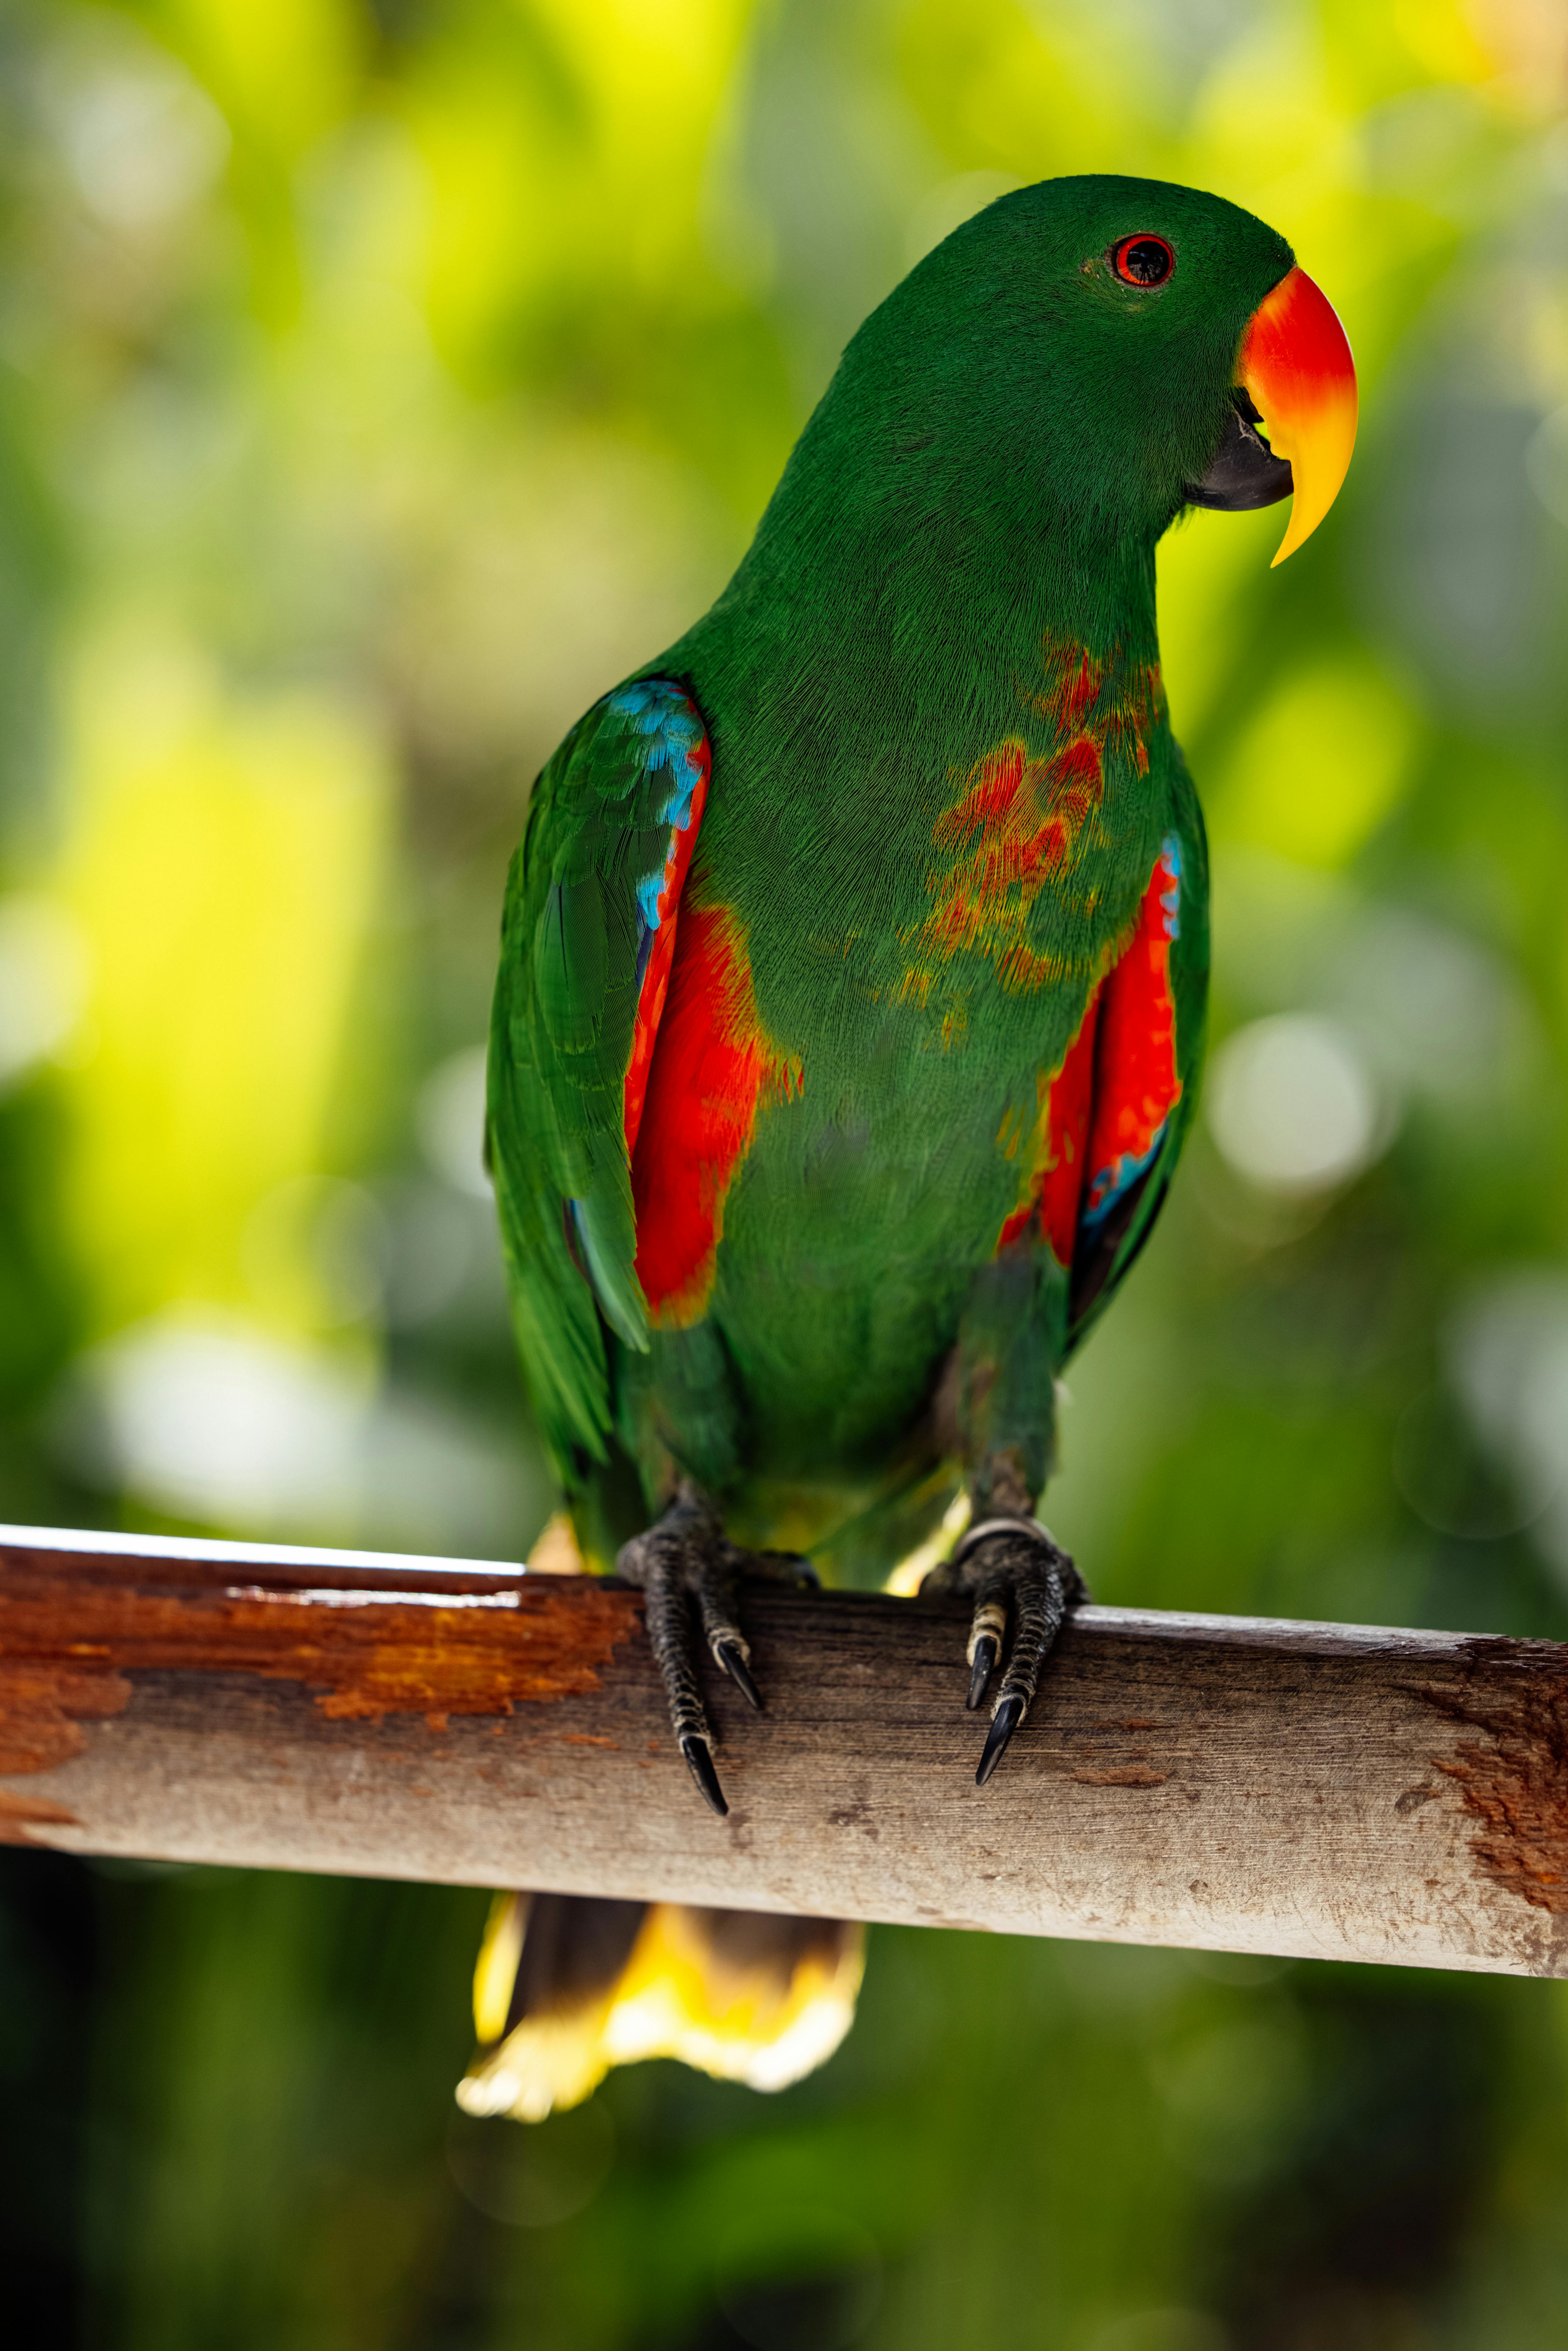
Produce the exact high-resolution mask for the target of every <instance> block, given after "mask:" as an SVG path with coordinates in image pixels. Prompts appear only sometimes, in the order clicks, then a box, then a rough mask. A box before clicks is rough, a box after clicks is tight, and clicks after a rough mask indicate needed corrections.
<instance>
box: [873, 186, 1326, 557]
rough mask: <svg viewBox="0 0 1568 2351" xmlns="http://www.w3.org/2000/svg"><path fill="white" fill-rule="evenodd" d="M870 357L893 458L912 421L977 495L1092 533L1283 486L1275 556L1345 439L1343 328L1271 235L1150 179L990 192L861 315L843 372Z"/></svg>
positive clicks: (1321, 504)
mask: <svg viewBox="0 0 1568 2351" xmlns="http://www.w3.org/2000/svg"><path fill="white" fill-rule="evenodd" d="M862 347H863V348H862ZM868 365H869V367H870V368H871V369H872V370H873V371H874V375H875V377H876V378H877V379H879V380H880V391H881V397H880V399H879V402H878V405H879V406H880V407H881V408H882V412H883V422H884V423H885V425H886V426H887V427H889V428H891V430H892V433H893V434H894V435H895V436H896V435H902V436H903V446H904V451H905V453H906V454H905V457H904V462H905V464H906V465H907V464H908V463H909V461H910V460H911V459H913V460H914V461H915V467H916V468H918V466H919V451H920V447H921V428H922V425H923V423H924V424H925V425H926V426H927V427H928V428H929V429H928V432H927V439H928V441H929V442H930V444H931V448H932V456H933V458H934V459H936V463H937V465H943V464H944V463H945V461H946V459H948V458H953V459H961V460H962V461H963V462H964V463H965V464H966V465H967V478H969V479H971V480H975V481H977V482H978V481H979V480H981V479H982V478H985V477H988V481H989V485H990V487H989V489H988V492H986V493H985V494H986V495H988V496H992V497H993V498H994V497H995V496H997V495H998V493H999V491H1000V488H1001V486H1002V484H1003V482H1004V481H1005V482H1006V483H1008V484H1009V485H1010V486H1011V491H1012V494H1013V496H1012V497H1009V504H1011V503H1013V498H1015V497H1016V499H1017V501H1018V507H1024V508H1028V509H1032V510H1033V511H1034V512H1036V513H1040V512H1041V510H1042V508H1043V509H1044V510H1045V511H1047V512H1049V514H1050V517H1051V521H1052V524H1053V525H1054V526H1055V527H1056V528H1061V527H1062V526H1063V525H1065V526H1067V527H1068V528H1074V527H1077V528H1079V529H1081V531H1082V534H1083V535H1085V536H1087V537H1088V538H1092V539H1094V540H1101V541H1103V539H1104V538H1107V537H1109V538H1115V539H1119V540H1121V541H1123V542H1124V543H1125V542H1126V541H1127V540H1129V539H1132V540H1139V541H1144V542H1146V543H1148V544H1150V545H1152V542H1153V541H1154V540H1155V538H1158V537H1159V535H1160V533H1161V532H1162V531H1163V530H1164V529H1165V528H1166V526H1167V525H1168V524H1169V523H1170V522H1171V521H1172V520H1173V519H1174V518H1175V517H1176V515H1177V514H1178V513H1179V512H1180V511H1181V510H1182V508H1183V507H1186V506H1192V505H1197V506H1208V507H1228V508H1233V509H1234V508H1239V507H1259V506H1269V505H1271V504H1272V503H1273V502H1274V501H1275V500H1276V499H1281V498H1285V497H1288V496H1291V495H1292V492H1293V494H1294V506H1293V508H1292V511H1291V518H1290V525H1289V528H1287V530H1286V533H1285V536H1284V539H1283V542H1282V544H1281V548H1280V550H1279V553H1278V554H1277V555H1276V556H1275V558H1274V560H1275V562H1276V563H1278V562H1281V561H1282V560H1283V559H1284V558H1285V557H1286V556H1287V555H1288V554H1290V553H1291V551H1292V549H1295V548H1297V547H1299V546H1300V545H1301V541H1302V540H1303V539H1304V538H1306V537H1307V536H1308V534H1309V533H1310V532H1311V531H1312V530H1313V529H1314V528H1316V526H1317V525H1318V523H1320V522H1321V521H1322V517H1323V516H1324V515H1325V514H1326V513H1327V512H1328V509H1329V507H1331V506H1332V504H1333V499H1334V496H1335V495H1336V493H1337V491H1338V489H1339V486H1340V484H1341V482H1342V481H1343V479H1344V475H1345V470H1346V468H1347V466H1348V465H1349V464H1350V455H1351V449H1352V446H1353V444H1354V439H1355V416H1356V387H1355V370H1354V365H1353V363H1352V360H1351V355H1350V345H1349V343H1348V342H1347V340H1346V339H1345V334H1344V329H1343V327H1342V326H1341V325H1340V322H1339V319H1337V317H1336V316H1335V314H1334V312H1333V308H1331V306H1330V304H1329V302H1328V300H1327V298H1325V296H1324V295H1323V294H1322V293H1321V292H1320V291H1319V289H1318V287H1316V286H1315V285H1314V284H1313V282H1312V279H1311V278H1310V277H1308V276H1307V275H1306V273H1305V271H1304V270H1302V269H1300V268H1298V267H1297V266H1295V256H1294V255H1293V254H1292V252H1291V248H1290V246H1288V245H1287V244H1286V242H1285V240H1284V238H1283V237H1282V236H1281V235H1279V234H1278V233H1277V231H1275V230H1274V229H1271V228H1270V227H1269V226H1268V225H1266V224H1265V223H1264V222H1262V221H1260V220H1258V219H1255V218H1254V217H1253V215H1252V214H1250V213H1245V212H1242V211H1241V210H1240V209H1239V206H1237V205H1235V204H1227V203H1225V202H1224V201H1223V200H1222V199H1221V198H1220V197H1218V196H1211V195H1206V194H1204V193H1202V192H1201V191H1200V190H1197V189H1196V188H1183V187H1177V186H1174V185H1172V184H1171V183H1168V182H1165V181H1160V180H1132V179H1117V178H1111V177H1106V176H1089V177H1083V178H1077V179H1062V180H1045V181H1041V182H1040V183H1039V184H1038V185H1036V186H1034V187H1029V188H1019V189H1018V190H1016V191H1015V192H1014V193H1012V194H1010V195H1007V196H1003V197H1002V198H1001V199H1000V200H999V201H998V203H996V204H991V205H989V206H988V208H987V210H986V211H985V212H983V213H980V214H977V215H976V216H975V218H974V219H972V220H969V221H967V222H965V223H964V225H962V227H960V228H957V229H956V230H955V231H954V232H953V234H952V235H951V236H949V237H947V238H946V239H945V240H944V242H943V243H942V244H941V245H939V246H937V247H936V250H935V251H934V252H932V253H930V254H928V255H927V256H925V259H924V260H923V261H922V262H920V263H919V264H918V266H916V267H915V269H914V270H913V271H912V272H911V274H910V276H909V277H907V278H905V280H904V283H903V285H902V286H900V287H898V288H897V290H896V291H895V293H894V295H893V296H892V297H891V298H889V300H888V301H887V302H885V303H884V304H883V308H882V309H881V310H880V311H878V312H877V313H876V314H875V315H874V316H873V319H870V320H868V321H867V325H866V327H865V328H863V329H862V332H861V335H860V336H859V337H857V338H856V341H855V343H854V344H852V346H851V349H850V351H849V352H848V353H847V354H846V369H847V371H849V372H851V373H852V374H853V373H855V372H857V371H859V370H860V369H861V368H864V367H866V366H868ZM869 388H870V385H869V382H868V384H867V389H869ZM964 444H967V445H964ZM885 445H887V444H884V446H885ZM938 449H940V451H941V453H942V455H940V456H938V454H937V453H938ZM1018 507H1015V512H1017V511H1018Z"/></svg>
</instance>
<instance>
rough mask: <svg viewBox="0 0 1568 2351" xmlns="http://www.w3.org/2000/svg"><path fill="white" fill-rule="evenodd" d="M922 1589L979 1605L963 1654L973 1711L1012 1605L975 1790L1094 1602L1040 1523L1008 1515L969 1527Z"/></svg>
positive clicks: (992, 1667)
mask: <svg viewBox="0 0 1568 2351" xmlns="http://www.w3.org/2000/svg"><path fill="white" fill-rule="evenodd" d="M921 1590H922V1591H923V1592H962V1593H966V1594H967V1595H969V1596H971V1597H972V1598H973V1600H974V1604H975V1613H974V1615H973V1617H972V1618H971V1620H970V1624H969V1643H968V1647H967V1651H966V1653H965V1654H966V1656H967V1661H968V1666H969V1697H968V1706H969V1710H970V1712H971V1713H973V1711H974V1710H975V1708H977V1707H978V1706H979V1705H980V1703H981V1701H982V1699H983V1698H985V1695H986V1692H987V1690H988V1687H990V1680H991V1677H992V1675H993V1674H994V1673H995V1672H996V1669H997V1667H998V1663H999V1662H1000V1659H1001V1654H1002V1641H1003V1638H1004V1636H1005V1635H1006V1633H1007V1628H1008V1601H1009V1596H1010V1598H1011V1601H1012V1614H1013V1641H1012V1649H1011V1652H1010V1654H1009V1657H1008V1663H1007V1671H1006V1672H1005V1673H1004V1674H1003V1676H1002V1679H1001V1685H1000V1687H999V1688H998V1691H997V1696H996V1699H995V1702H994V1704H993V1705H992V1708H991V1727H990V1729H989V1731H988V1733H987V1735H986V1743H985V1746H984V1748H983V1749H982V1750H981V1753H980V1761H979V1767H978V1769H977V1771H976V1773H975V1785H976V1786H977V1788H983V1787H984V1786H985V1784H986V1782H987V1781H988V1779H989V1778H990V1776H991V1774H992V1772H993V1771H995V1770H996V1768H997V1765H998V1763H999V1762H1000V1761H1001V1760H1002V1757H1003V1756H1004V1755H1005V1754H1006V1752H1007V1748H1008V1742H1009V1740H1010V1739H1011V1737H1012V1735H1013V1733H1014V1731H1015V1730H1016V1729H1018V1727H1019V1723H1020V1722H1021V1721H1022V1720H1023V1719H1024V1716H1025V1715H1026V1714H1027V1713H1028V1712H1029V1709H1030V1705H1031V1703H1032V1701H1033V1698H1034V1694H1035V1690H1036V1688H1037V1687H1038V1686H1039V1682H1040V1668H1041V1667H1042V1666H1043V1665H1044V1663H1045V1661H1046V1658H1047V1657H1048V1656H1050V1655H1051V1647H1052V1646H1053V1644H1054V1643H1055V1640H1056V1636H1057V1635H1058V1634H1059V1633H1060V1632H1061V1627H1062V1625H1063V1624H1064V1623H1065V1622H1066V1619H1067V1614H1068V1611H1069V1609H1071V1608H1072V1607H1074V1606H1076V1604H1077V1603H1078V1602H1079V1601H1081V1600H1084V1599H1086V1598H1087V1597H1088V1594H1087V1593H1086V1591H1085V1589H1084V1585H1083V1579H1082V1576H1081V1575H1080V1574H1079V1573H1078V1570H1077V1568H1076V1567H1074V1565H1073V1563H1072V1562H1071V1559H1070V1558H1069V1557H1068V1555H1067V1553H1066V1552H1064V1551H1063V1550H1062V1549H1061V1546H1060V1545H1059V1544H1058V1543H1057V1541H1056V1540H1055V1538H1054V1536H1052V1535H1051V1534H1050V1533H1049V1532H1048V1531H1047V1530H1046V1529H1045V1528H1044V1527H1042V1526H1041V1525H1040V1521H1039V1520H1038V1519H1030V1518H1022V1517H1012V1516H1008V1517H997V1518H988V1519H982V1520H981V1521H980V1523H979V1524H978V1525H977V1526H973V1527H971V1528H970V1529H969V1531H968V1532H967V1534H966V1535H965V1536H964V1537H963V1539H962V1541H960V1542H959V1544H958V1546H957V1548H956V1551H955V1552H954V1553H953V1556H952V1558H951V1559H949V1560H946V1561H945V1562H944V1563H943V1564H942V1566H940V1567H938V1568H936V1569H935V1570H934V1571H933V1573H931V1574H930V1575H928V1576H927V1577H926V1579H925V1583H923V1584H922V1586H921Z"/></svg>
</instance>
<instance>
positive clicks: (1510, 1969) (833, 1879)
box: [0, 1528, 1568, 1975]
mask: <svg viewBox="0 0 1568 2351" xmlns="http://www.w3.org/2000/svg"><path fill="white" fill-rule="evenodd" d="M744 1613H745V1621H746V1623H747V1628H748V1631H749V1634H750V1637H751V1640H752V1643H753V1648H754V1664H755V1667H756V1670H757V1674H758V1680H759V1681H760V1683H761V1685H762V1687H763V1689H764V1691H765V1692H766V1694H767V1698H768V1712H767V1714H766V1715H764V1716H762V1717H761V1718H756V1717H753V1716H751V1715H750V1714H749V1713H748V1712H747V1709H746V1708H744V1707H743V1706H742V1705H741V1704H740V1702H739V1701H738V1699H737V1697H736V1695H735V1693H734V1692H733V1691H732V1690H731V1689H730V1688H729V1687H728V1685H727V1683H724V1682H722V1681H719V1680H718V1678H717V1677H715V1676H710V1677H709V1684H708V1689H709V1704H710V1707H711V1708H712V1712H713V1718H714V1723H715V1728H716V1732H717V1735H718V1740H719V1747H718V1761H719V1766H720V1770H721V1772H722V1775H723V1778H724V1782H725V1786H726V1789H727V1792H728V1795H729V1799H730V1804H731V1811H730V1815H729V1818H728V1819H727V1821H719V1820H716V1819H714V1818H713V1817H712V1816H711V1815H710V1814H709V1813H707V1812H706V1811H705V1810H704V1808H703V1806H702V1804H701V1803H700V1802H698V1800H697V1797H696V1795H695V1792H694V1790H693V1788H692V1786H691V1784H690V1782H689V1781H688V1779H687V1777H686V1773H685V1770H684V1768H683V1766H682V1764H681V1761H680V1758H679V1756H678V1754H677V1753H676V1752H675V1751H674V1746H673V1742H672V1740H671V1738H670V1734H669V1729H668V1725H667V1723H666V1720H665V1717H664V1699H663V1695H662V1692H661V1690H660V1687H659V1684H658V1681H657V1677H656V1676H655V1674H654V1671H653V1663H652V1660H651V1658H650V1657H649V1656H648V1653H647V1649H646V1646H645V1645H644V1642H643V1637H642V1621H641V1620H642V1600H641V1597H640V1595H639V1594H638V1593H635V1592H632V1591H629V1590H626V1589H624V1588H623V1587H621V1586H618V1585H615V1584H607V1583H595V1582H594V1581H592V1580H591V1579H584V1578H579V1577H570V1576H560V1577H558V1576H539V1575H532V1576H524V1575H523V1574H521V1573H520V1572H519V1571H517V1570H516V1569H512V1568H507V1567H503V1566H497V1565H496V1564H493V1563H490V1564H486V1563H475V1562H448V1561H433V1560H423V1559H416V1558H384V1557H375V1556H371V1555H369V1554H363V1553H350V1552H289V1551H280V1550H274V1549H264V1548H261V1547H259V1546H247V1545H243V1544H218V1543H206V1544H201V1543H175V1542H164V1541H152V1540H148V1539H142V1538H137V1537H118V1536H98V1535H72V1534H68V1533H56V1532H53V1531H44V1530H37V1529H26V1528H11V1529H0V1836H3V1837H5V1839H7V1840H9V1841H11V1842H14V1843H26V1844H47V1845H53V1846H57V1847H58V1848H60V1849H61V1850H63V1851H67V1852H72V1853H97V1854H125V1855H143V1856H148V1857H156V1858H164V1859H171V1860H177V1861H208V1862H231V1863H242V1864H245V1865H250V1866H256V1867H269V1868H287V1869H310V1870H330V1871H338V1872H346V1873H353V1874H362V1875H371V1876H388V1877H419V1878H433V1879H444V1880H446V1881H448V1882H451V1883H455V1884H466V1885H517V1886H536V1887H546V1888H553V1889H557V1890H559V1891H563V1892H575V1893H592V1894H612V1895H622V1896H665V1897H670V1898H677V1899H680V1900H683V1901H689V1902H702V1903H709V1904H716V1905H720V1906H727V1907H738V1908H746V1909H759V1910H802V1911H816V1912H821V1913H826V1914H829V1915H836V1916H841V1917H864V1918H886V1919H896V1920H901V1921H903V1922H905V1923H911V1924H916V1925H930V1926H959V1927H988V1928H996V1929H998V1930H1002V1931H1005V1932H1009V1933H1015V1934H1032V1935H1069V1936H1085V1937H1096V1938H1105V1939H1109V1940H1116V1941H1124V1942H1145V1943H1177V1944H1187V1945H1197V1946H1204V1947H1207V1948H1209V1949H1228V1950H1240V1951H1268V1952H1281V1953H1299V1954H1304V1955H1309V1956H1314V1957H1320V1958H1330V1959H1386V1960H1401V1961H1406V1962H1413V1963H1415V1964H1416V1965H1419V1966H1427V1967H1450V1968H1475V1969H1488V1970H1496V1971H1501V1972H1507V1973H1514V1974H1538V1975H1562V1974H1565V1973H1568V1647H1559V1646H1557V1645H1555V1644H1553V1643H1549V1642H1538V1641H1504V1640H1493V1639H1479V1638H1478V1639H1467V1638H1464V1637H1461V1636H1459V1635H1448V1634H1437V1633H1402V1632H1376V1631H1368V1630H1363V1629H1359V1628H1355V1627H1344V1626H1339V1625H1288V1624H1268V1623H1263V1622H1258V1621H1254V1620H1250V1619H1247V1618H1234V1617H1219V1616H1209V1617H1203V1616H1175V1615H1161V1614H1152V1613H1151V1614H1143V1613H1138V1612H1134V1611H1132V1610H1128V1609H1118V1608H1086V1609H1084V1610H1082V1612H1081V1613H1080V1614H1079V1615H1078V1616H1077V1618H1076V1619H1075V1620H1074V1621H1073V1622H1072V1624H1071V1625H1070V1627H1069V1629H1068V1631H1067V1633H1066V1634H1065V1635H1064V1636H1063V1639H1062V1641H1061V1646H1060V1648H1059V1650H1058V1652H1057V1655H1056V1656H1055V1658H1054V1659H1053V1661H1052V1663H1051V1666H1050V1667H1048V1669H1047V1672H1046V1675H1045V1677H1044V1679H1043V1680H1042V1683H1041V1686H1040V1697H1039V1698H1038V1700H1037V1701H1036V1704H1035V1707H1034V1710H1033V1712H1032V1714H1031V1715H1030V1719H1029V1720H1028V1722H1027V1723H1026V1724H1025V1725H1024V1727H1023V1729H1022V1730H1021V1731H1020V1732H1019V1735H1018V1737H1017V1738H1016V1739H1015V1740H1014V1741H1013V1744H1012V1746H1011V1748H1010V1749H1009V1753H1008V1756H1007V1759H1006V1761H1005V1762H1004V1763H1003V1765H1002V1767H1001V1770H1000V1771H998V1774H997V1776H996V1778H995V1779H994V1780H993V1781H992V1782H991V1784H990V1785H989V1786H988V1788H985V1789H983V1790H982V1789H977V1788H976V1786H975V1784H974V1771H975V1762H976V1759H977V1754H978V1752H979V1748H980V1743H981V1739H982V1736H983V1730H984V1722H983V1718H976V1717H974V1716H971V1715H966V1713H965V1711H964V1704H963V1700H964V1691H965V1685H966V1679H967V1677H966V1671H965V1667H964V1659H963V1652H964V1633H965V1620H964V1613H963V1611H962V1610H961V1609H957V1608H955V1607H954V1606H953V1605H951V1604H946V1603H930V1602H925V1601H896V1600H886V1599H881V1598H868V1597H862V1596H855V1595H851V1594H846V1593H790V1592H786V1591H781V1590H779V1589H778V1588H777V1587H775V1586H771V1585H758V1586H753V1587H749V1588H748V1589H747V1592H746V1594H745V1601H744Z"/></svg>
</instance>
